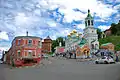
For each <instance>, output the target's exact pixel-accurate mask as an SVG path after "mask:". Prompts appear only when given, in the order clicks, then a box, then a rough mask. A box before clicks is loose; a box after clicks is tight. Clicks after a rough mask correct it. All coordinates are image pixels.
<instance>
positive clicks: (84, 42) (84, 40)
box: [78, 38, 87, 47]
mask: <svg viewBox="0 0 120 80" xmlns="http://www.w3.org/2000/svg"><path fill="white" fill-rule="evenodd" d="M86 43H87V40H86V39H85V38H82V40H81V42H80V43H79V44H78V45H79V46H80V47H83V46H84V45H85V44H86Z"/></svg>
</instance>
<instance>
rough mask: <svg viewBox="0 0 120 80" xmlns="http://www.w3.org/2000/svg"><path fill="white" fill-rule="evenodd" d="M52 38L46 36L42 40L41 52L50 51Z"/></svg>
mask: <svg viewBox="0 0 120 80" xmlns="http://www.w3.org/2000/svg"><path fill="white" fill-rule="evenodd" d="M51 49H52V39H51V38H50V37H49V36H47V38H46V39H44V42H42V52H43V53H49V52H52V51H51Z"/></svg>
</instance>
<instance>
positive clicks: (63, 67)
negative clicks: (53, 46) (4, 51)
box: [0, 57, 120, 80]
mask: <svg viewBox="0 0 120 80" xmlns="http://www.w3.org/2000/svg"><path fill="white" fill-rule="evenodd" d="M89 63H90V62H89ZM91 63H92V62H91ZM119 66H120V64H107V65H106V64H98V65H96V64H87V62H84V63H83V62H76V61H75V60H74V59H71V60H66V59H62V58H60V59H59V58H56V57H55V58H52V57H49V58H48V59H44V60H42V64H40V65H37V66H34V67H28V68H15V69H10V68H7V67H6V68H4V75H5V79H6V80H48V79H49V80H120V78H119V76H120V75H119V74H120V67H119ZM0 80H1V79H0Z"/></svg>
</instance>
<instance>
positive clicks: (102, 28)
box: [98, 25, 110, 31]
mask: <svg viewBox="0 0 120 80" xmlns="http://www.w3.org/2000/svg"><path fill="white" fill-rule="evenodd" d="M98 28H100V29H101V30H102V31H104V30H106V29H109V28H110V26H106V25H100V26H98Z"/></svg>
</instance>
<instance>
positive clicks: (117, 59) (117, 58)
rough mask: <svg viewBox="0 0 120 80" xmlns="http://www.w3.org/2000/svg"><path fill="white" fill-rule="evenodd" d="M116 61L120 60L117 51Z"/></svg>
mask: <svg viewBox="0 0 120 80" xmlns="http://www.w3.org/2000/svg"><path fill="white" fill-rule="evenodd" d="M115 61H116V62H118V61H119V57H118V54H117V53H116V60H115Z"/></svg>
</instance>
